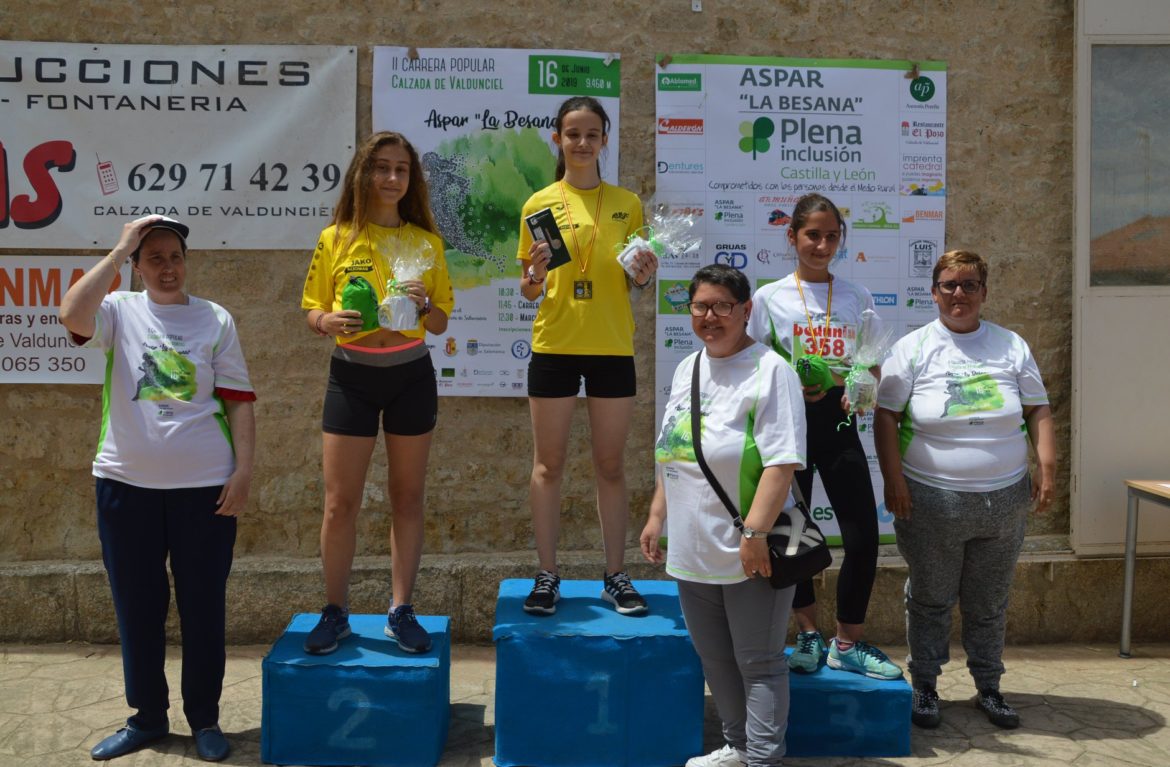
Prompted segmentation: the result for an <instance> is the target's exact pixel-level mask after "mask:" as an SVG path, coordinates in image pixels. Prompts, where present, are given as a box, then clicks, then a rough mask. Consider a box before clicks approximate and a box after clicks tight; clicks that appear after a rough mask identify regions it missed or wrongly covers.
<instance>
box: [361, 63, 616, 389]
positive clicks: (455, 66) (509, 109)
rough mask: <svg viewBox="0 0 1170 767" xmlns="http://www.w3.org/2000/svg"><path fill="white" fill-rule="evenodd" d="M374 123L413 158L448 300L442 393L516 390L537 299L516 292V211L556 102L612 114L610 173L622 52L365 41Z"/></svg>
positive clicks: (439, 347)
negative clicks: (402, 139)
mask: <svg viewBox="0 0 1170 767" xmlns="http://www.w3.org/2000/svg"><path fill="white" fill-rule="evenodd" d="M373 82H374V86H373V90H374V93H373V125H374V130H394V131H398V132H400V133H402V134H403V135H405V136H406V138H407V139H408V140H409V141H410V142H411V143H412V144H413V145H414V146H415V147H416V149H417V150H418V152H419V154H420V155H421V156H422V165H423V170H424V172H425V173H426V177H427V183H428V185H429V187H430V195H431V207H432V209H433V210H434V213H435V221H436V223H437V225H438V227H439V231H440V233H441V234H442V235H443V241H444V243H445V246H446V257H447V268H448V271H449V272H450V274H451V281H452V283H453V284H454V287H455V310H454V312H453V313H452V315H451V321H450V324H449V326H448V328H447V332H446V333H444V334H443V335H442V336H441V337H439V338H438V339H437V340H436V342H435V344H434V349H433V357H434V359H435V367H436V374H437V376H438V383H439V393H440V394H445V395H454V396H480V397H521V396H526V394H527V384H526V381H527V375H528V357H529V355H530V354H531V353H532V349H531V341H532V321H533V319H534V318H535V316H536V310H537V306H538V305H539V304H538V303H537V302H532V301H526V300H524V298H523V296H521V295H520V265H519V262H518V261H517V260H516V249H517V246H518V243H519V235H520V212H521V209H522V208H523V206H524V203H525V202H526V201H527V200H528V198H529V197H530V196H531V195H532V193H533V192H536V191H538V190H540V189H542V188H544V187H546V186H548V185H549V184H551V183H552V181H553V174H554V170H555V166H556V157H557V154H556V147H555V145H554V144H553V143H552V132H553V127H554V125H555V120H556V113H557V108H558V107H559V106H560V104H561V102H562V101H564V100H565V99H566V98H569V97H571V96H593V97H595V98H597V99H598V100H599V101H600V102H601V104H602V106H603V107H604V108H605V110H606V112H607V113H608V115H609V117H610V119H611V120H612V124H611V125H610V129H609V142H608V148H607V150H606V151H605V152H603V154H602V167H601V175H602V178H603V179H604V180H605V181H607V182H609V183H611V184H616V183H617V179H618V147H619V146H620V143H621V142H620V132H619V120H618V114H619V101H618V98H619V96H620V94H621V60H620V59H619V58H618V57H617V56H616V55H614V54H609V53H590V52H584V51H565V50H511V49H503V48H420V49H413V48H409V49H408V48H391V47H379V48H375V49H374V78H373Z"/></svg>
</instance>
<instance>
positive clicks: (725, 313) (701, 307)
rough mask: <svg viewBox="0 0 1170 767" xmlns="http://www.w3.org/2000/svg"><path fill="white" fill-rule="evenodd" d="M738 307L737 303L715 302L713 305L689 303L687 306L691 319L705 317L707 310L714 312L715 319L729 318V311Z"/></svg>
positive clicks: (697, 302) (699, 302)
mask: <svg viewBox="0 0 1170 767" xmlns="http://www.w3.org/2000/svg"><path fill="white" fill-rule="evenodd" d="M738 305H739V302H738V301H716V302H715V303H713V304H705V303H703V302H702V301H691V302H690V303H689V304H687V306H688V307H690V310H691V316H692V317H706V316H707V312H708V310H710V311H713V312H715V316H716V317H730V316H731V310H732V309H734V308H735V307H736V306H738Z"/></svg>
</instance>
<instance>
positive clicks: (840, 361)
mask: <svg viewBox="0 0 1170 767" xmlns="http://www.w3.org/2000/svg"><path fill="white" fill-rule="evenodd" d="M832 284H833V305H832V307H831V310H832V313H833V316H832V317H830V318H829V326H828V330H827V331H826V328H825V314H826V312H828V311H829V310H830V307H829V283H827V282H807V281H803V280H802V281H801V283H800V287H801V289H802V290H803V291H804V301H802V300H801V298H800V290H797V289H796V275H795V274H790V275H788V276H787V277H785V278H784V279H781V280H777V281H776V282H772V283H769V284H767V285H765V286H764V287H762V288H760V289H759V290H757V291H756V294H755V296H753V297H752V315H751V317H750V318H748V335H750V336H751V337H752V338H754V339H756V340H757V341H759V342H760V343H762V344H765V345H767V346H770V347H772V348H773V349H775V350H776V351H777V352H778V353H779V354H780V355H781V356H782V357H784V358H785V359H787V360H789V361H790V362H793V361H795V360H796V359H797V358H799V357H803V356H805V355H807V354H818V353H819V354H820V355H821V356H823V357H824V358H825V362H827V363H829V367H830V368H832V369H833V370H834V371H835V372H837V373H839V374H842V375H843V374H845V373H847V372H848V371H849V367H850V364H851V363H850V360H851V358H852V357H853V351H854V349H855V348H856V345H857V331H858V329H859V328H860V327H861V313H862V312H863V311H865V310H866V309H874V303H873V296H872V295H870V292H869V291H868V290H867V289H866V288H865V287H863V286H861V285H858V284H857V283H855V282H850V281H849V280H845V279H842V278H840V277H833V283H832ZM806 301H807V302H808V313H807V314H805V302H806ZM875 311H876V309H875ZM810 318H811V320H812V333H813V335H811V336H810V335H809V320H810Z"/></svg>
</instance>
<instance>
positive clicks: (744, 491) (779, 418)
mask: <svg viewBox="0 0 1170 767" xmlns="http://www.w3.org/2000/svg"><path fill="white" fill-rule="evenodd" d="M696 353H699V352H696ZM694 364H695V355H694V354H691V355H690V356H688V357H687V358H686V359H685V360H683V361H682V362H681V363H679V366H678V368H677V369H675V371H674V380H673V381H672V382H671V385H670V399H669V401H668V402H667V403H666V412H665V415H664V416H663V419H662V430H661V431H660V432H659V435H658V442H657V443H656V445H655V447H654V457H655V460H656V461H657V462H658V470H659V472H660V474H661V477H662V484H663V487H664V489H665V491H666V514H667V524H668V526H669V535H670V539H669V542H668V545H667V549H666V572H667V573H669V574H670V575H672V576H674V577H675V578H679V579H680V580H684V581H696V582H698V583H737V582H739V581H742V580H746V578H745V577H744V574H743V568H742V566H741V565H740V562H739V544H740V540H741V536H740V533H739V531H738V530H737V529H736V527H735V524H734V523H733V522H732V521H731V514H730V513H729V512H728V511H727V507H726V506H724V505H723V502H722V501H720V500H719V496H718V495H716V494H715V491H714V490H713V489H712V488H711V486H710V484H708V482H707V478H706V477H704V476H703V470H702V469H700V468H699V464H698V463H697V462H696V461H695V451H694V443H693V442H692V440H691V374H692V370H693V367H694ZM699 381H700V410H701V412H702V429H703V432H702V434H703V457H704V458H705V459H706V461H707V465H708V466H709V467H710V468H711V471H712V472H713V473H714V474H715V477H716V479H718V480H719V484H721V485H722V486H723V490H724V491H725V492H726V493H727V495H728V496H729V497H730V498H731V500H732V502H733V503H734V504H735V505H736V507H737V508H738V510H739V512H740V516H741V517H743V516H745V515H746V514H747V512H748V511H750V510H751V504H752V500H753V499H754V498H755V493H756V487H757V485H758V484H759V480H760V475H761V474H762V473H763V471H764V467H766V466H777V465H783V464H797V465H798V468H803V467H804V464H805V422H804V399H803V397H802V396H801V388H800V379H799V378H797V376H796V373H795V372H794V371H793V370H792V368H791V367H789V365H788V364H787V363H786V362H785V361H784V360H783V359H781V357H780V356H779V355H777V354H775V353H774V352H772V351H771V350H770V349H768V348H767V347H765V346H764V345H762V344H759V343H754V344H752V345H751V346H749V347H748V348H746V349H744V350H743V351H741V352H739V353H737V354H734V355H732V356H730V357H720V358H711V357H708V356H707V354H706V352H702V361H701V362H700V370H699ZM792 504H793V501H792V500H791V499H789V500H788V501H787V502H786V505H792Z"/></svg>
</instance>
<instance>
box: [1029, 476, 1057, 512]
mask: <svg viewBox="0 0 1170 767" xmlns="http://www.w3.org/2000/svg"><path fill="white" fill-rule="evenodd" d="M1052 474H1053V472H1051V471H1045V470H1044V469H1040V470H1038V471H1035V472H1033V473H1032V501H1033V502H1034V503H1035V506H1034V510H1035V512H1036V513H1037V514H1043V513H1044V512H1046V511H1048V506H1049V504H1051V503H1052V495H1053V492H1054V491H1053V488H1054V486H1055V485H1056V483H1055V482H1054V481H1053V478H1052Z"/></svg>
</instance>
